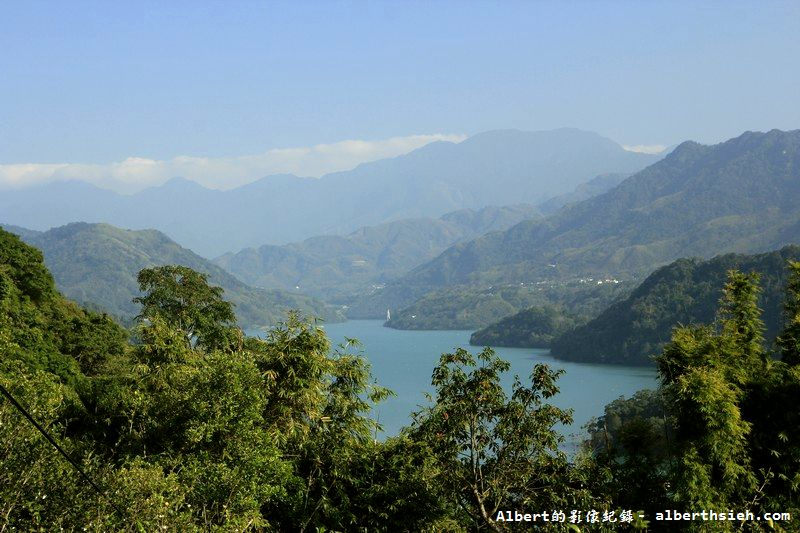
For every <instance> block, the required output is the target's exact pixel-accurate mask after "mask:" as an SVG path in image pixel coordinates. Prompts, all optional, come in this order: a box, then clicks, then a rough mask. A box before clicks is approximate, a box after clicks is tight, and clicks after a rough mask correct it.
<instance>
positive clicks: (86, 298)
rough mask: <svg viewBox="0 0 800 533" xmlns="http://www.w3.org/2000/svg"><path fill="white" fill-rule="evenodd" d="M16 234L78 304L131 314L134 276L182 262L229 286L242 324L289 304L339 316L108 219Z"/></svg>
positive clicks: (266, 319) (281, 311)
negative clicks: (248, 281)
mask: <svg viewBox="0 0 800 533" xmlns="http://www.w3.org/2000/svg"><path fill="white" fill-rule="evenodd" d="M6 228H7V229H8V230H9V231H11V232H12V233H17V234H18V235H20V237H22V238H23V240H25V241H26V242H27V243H28V244H31V245H32V246H35V247H37V248H39V249H40V250H42V253H43V254H44V258H45V264H46V265H47V267H48V269H49V270H50V271H51V272H52V274H53V277H54V278H55V281H56V285H57V286H58V288H59V290H60V291H61V292H62V293H63V294H64V295H65V296H67V297H68V298H70V299H72V300H75V301H77V302H79V303H88V304H92V306H97V307H99V308H101V309H103V310H105V311H107V312H109V313H110V314H113V315H116V316H120V317H132V316H134V315H136V314H137V312H138V306H137V305H136V304H134V303H133V302H132V301H131V300H132V299H133V298H134V297H135V296H138V295H139V290H138V285H137V283H136V275H137V274H138V272H139V270H141V269H143V268H147V267H152V266H158V265H166V264H178V265H184V266H188V267H191V268H193V269H195V270H197V271H200V272H204V273H206V274H208V276H209V280H210V282H211V283H212V284H214V285H219V286H221V287H222V288H223V289H225V298H226V299H228V300H229V301H231V302H233V303H234V304H235V305H236V307H235V309H234V310H235V311H236V314H237V317H238V318H239V322H240V323H241V325H242V326H244V327H251V326H262V325H270V324H274V323H275V322H277V321H278V320H281V319H283V318H285V312H286V310H288V309H299V310H301V311H302V312H304V313H307V314H309V315H313V316H317V317H322V318H325V319H327V320H336V319H341V318H342V317H341V315H340V314H339V313H338V311H336V310H334V309H333V308H331V307H329V306H326V305H325V304H323V303H321V302H319V301H318V300H315V299H313V298H311V297H308V296H304V295H301V294H292V293H289V292H286V291H281V290H262V289H255V288H253V287H250V286H248V285H246V284H244V283H242V282H241V281H239V280H238V279H236V278H235V277H234V276H232V275H230V274H228V273H227V272H225V271H224V270H223V269H221V268H220V267H218V266H216V265H214V264H213V263H211V262H210V261H208V260H206V259H203V258H202V257H200V256H198V255H197V254H195V253H194V252H192V251H191V250H188V249H186V248H183V247H181V246H179V245H178V244H176V243H175V242H174V241H172V240H170V239H169V238H168V237H167V236H165V235H164V234H162V233H160V232H158V231H155V230H140V231H132V230H123V229H119V228H116V227H114V226H110V225H108V224H87V223H74V224H68V225H66V226H62V227H58V228H53V229H51V230H48V231H46V232H43V233H30V232H24V231H23V232H19V231H14V229H12V228H10V227H8V226H6Z"/></svg>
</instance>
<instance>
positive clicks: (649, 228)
mask: <svg viewBox="0 0 800 533" xmlns="http://www.w3.org/2000/svg"><path fill="white" fill-rule="evenodd" d="M798 237H800V130H795V131H788V132H784V131H779V130H772V131H770V132H768V133H757V132H747V133H744V134H743V135H741V136H739V137H736V138H734V139H730V140H728V141H726V142H724V143H721V144H717V145H713V146H704V145H700V144H697V143H694V142H685V143H683V144H681V145H680V146H678V147H677V148H676V149H675V150H674V151H673V152H672V153H670V154H669V155H668V156H667V157H665V158H664V159H663V160H661V161H659V162H657V163H655V164H653V165H651V166H650V167H648V168H646V169H644V170H642V171H641V172H638V173H636V174H634V175H633V176H631V177H630V178H628V179H626V180H625V181H623V182H622V183H621V184H620V185H618V186H617V187H615V188H614V189H612V190H611V191H609V192H607V193H605V194H602V195H600V196H596V197H594V198H591V199H589V200H585V201H583V202H579V203H577V204H572V205H568V206H566V207H564V208H562V209H561V210H559V211H558V212H557V213H555V214H553V215H551V216H549V217H547V218H544V219H539V220H531V221H525V222H521V223H520V224H518V225H516V226H514V227H512V228H510V229H509V230H507V231H505V232H501V233H493V234H489V235H487V236H485V237H481V238H478V239H475V240H473V241H470V242H466V243H460V244H456V245H454V246H452V247H451V248H449V249H448V250H446V251H445V252H443V253H442V254H441V255H440V256H439V257H437V258H436V259H434V260H432V261H430V262H429V263H426V264H424V265H421V266H420V267H418V268H416V269H415V270H414V271H412V272H411V273H409V274H408V275H407V276H404V277H403V278H401V279H400V280H398V281H397V282H396V284H397V285H399V286H401V287H407V288H411V289H413V290H415V291H417V292H419V291H420V290H423V289H427V290H430V289H431V288H435V287H441V286H446V285H455V284H466V283H469V284H477V283H483V284H498V283H518V282H530V281H537V280H542V279H571V278H575V277H579V276H580V277H583V276H591V277H595V278H604V277H607V276H611V277H616V278H620V279H622V278H624V277H626V276H629V275H631V274H639V275H646V274H647V273H649V272H650V271H652V269H654V268H655V267H657V266H659V265H663V264H665V263H668V262H670V261H673V260H675V259H677V258H679V257H685V256H699V257H704V258H708V257H711V256H713V255H715V254H719V253H725V252H731V251H739V252H751V253H752V252H760V251H766V250H771V249H776V248H779V247H780V246H783V245H786V244H790V243H792V242H796V241H797V240H798ZM387 289H388V290H387V291H386V292H387V294H395V293H397V292H398V291H397V290H396V289H393V288H389V287H387Z"/></svg>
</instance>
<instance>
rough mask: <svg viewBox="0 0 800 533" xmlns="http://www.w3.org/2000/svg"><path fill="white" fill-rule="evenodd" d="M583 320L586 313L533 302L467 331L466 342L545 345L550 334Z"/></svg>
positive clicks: (519, 346)
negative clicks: (579, 313) (499, 318)
mask: <svg viewBox="0 0 800 533" xmlns="http://www.w3.org/2000/svg"><path fill="white" fill-rule="evenodd" d="M585 320H586V317H583V316H580V315H574V314H572V313H569V312H568V311H566V310H565V309H564V308H563V307H557V306H554V305H539V306H533V307H529V308H527V309H523V310H522V311H519V312H518V313H515V314H513V315H511V316H506V317H505V318H503V319H501V320H499V321H497V322H495V323H493V324H490V325H489V326H486V327H485V328H482V329H479V330H478V331H476V332H474V333H473V334H472V335H470V337H469V343H470V344H472V345H473V346H512V347H516V348H549V347H550V343H551V342H552V341H553V339H554V338H556V337H558V336H559V335H561V334H562V333H564V332H566V331H570V330H572V329H573V328H575V326H577V325H579V324H580V323H582V322H584V321H585Z"/></svg>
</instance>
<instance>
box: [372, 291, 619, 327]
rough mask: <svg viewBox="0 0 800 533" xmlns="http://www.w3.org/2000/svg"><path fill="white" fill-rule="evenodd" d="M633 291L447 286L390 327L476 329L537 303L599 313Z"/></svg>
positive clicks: (576, 312) (395, 318) (394, 319)
mask: <svg viewBox="0 0 800 533" xmlns="http://www.w3.org/2000/svg"><path fill="white" fill-rule="evenodd" d="M627 290H628V288H627V285H626V284H624V283H616V284H615V283H607V284H605V283H604V284H601V285H597V284H595V283H594V282H592V283H581V282H580V281H578V282H571V283H565V282H547V283H538V284H530V285H528V284H518V285H499V286H490V287H484V288H478V287H469V286H457V287H447V288H445V289H441V290H438V291H433V292H431V293H429V294H426V295H425V296H423V297H422V298H420V299H419V300H417V301H416V302H414V303H413V304H412V305H410V306H408V307H406V308H403V309H401V310H399V311H397V312H394V311H393V315H392V319H391V320H389V321H387V322H386V326H388V327H391V328H397V329H477V328H482V327H484V326H488V325H489V324H492V323H494V322H497V321H498V320H501V319H503V318H505V317H508V316H510V315H513V314H515V313H517V312H519V311H521V310H523V309H526V308H530V307H532V306H545V307H548V308H560V309H565V310H566V311H565V312H566V313H568V314H570V315H579V314H584V315H588V316H587V319H588V317H591V316H595V315H596V314H597V313H599V312H600V311H601V310H603V309H605V308H606V307H607V306H608V304H610V303H611V302H612V301H614V300H616V299H618V298H621V297H622V296H624V295H625V292H626V291H627Z"/></svg>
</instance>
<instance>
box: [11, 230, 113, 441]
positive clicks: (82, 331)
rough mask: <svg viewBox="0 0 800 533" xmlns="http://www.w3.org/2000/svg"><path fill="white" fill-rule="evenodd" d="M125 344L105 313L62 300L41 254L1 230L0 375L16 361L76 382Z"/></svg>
mask: <svg viewBox="0 0 800 533" xmlns="http://www.w3.org/2000/svg"><path fill="white" fill-rule="evenodd" d="M127 342H128V339H127V333H126V331H125V330H124V329H122V328H121V327H120V326H118V325H117V324H116V323H114V321H113V320H111V319H110V318H109V317H108V316H107V315H103V314H100V313H93V312H91V311H87V310H85V309H81V308H80V307H79V306H77V305H75V304H74V303H72V302H70V301H68V300H66V299H65V298H63V297H62V296H61V295H60V294H59V293H58V291H57V290H56V287H55V284H54V282H53V277H52V276H51V275H50V273H49V272H48V271H47V268H46V267H45V266H44V264H43V261H42V253H41V252H40V251H39V250H37V249H35V248H33V247H31V246H28V245H27V244H25V243H24V242H22V241H21V240H20V239H19V237H17V236H16V235H14V234H11V233H9V232H7V231H4V230H3V229H2V228H0V353H2V357H0V374H2V373H3V372H4V371H7V370H8V369H9V368H14V366H13V365H14V363H15V362H16V361H15V360H17V361H19V362H21V363H22V364H23V365H24V366H25V367H26V368H28V369H30V370H43V371H47V372H50V373H52V374H55V375H56V376H58V378H59V381H61V382H62V383H67V384H70V385H72V386H77V385H79V384H81V383H83V382H84V381H85V376H87V375H93V374H94V373H95V372H96V371H97V370H98V368H99V367H100V366H101V364H102V363H103V361H104V360H105V359H107V358H109V357H113V356H117V355H120V354H121V353H123V352H124V350H125V347H126V345H127ZM3 403H5V399H4V400H3ZM12 427H13V426H12Z"/></svg>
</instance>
